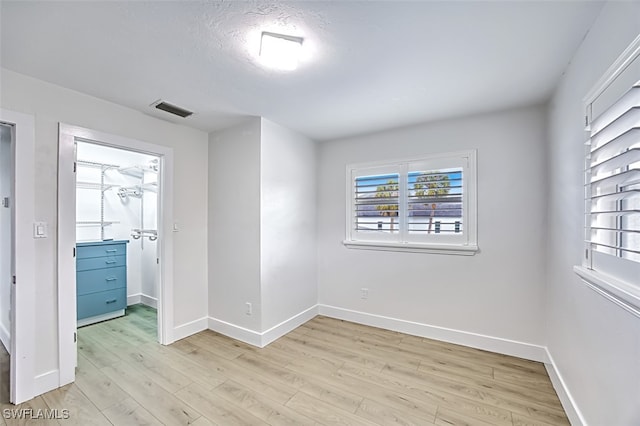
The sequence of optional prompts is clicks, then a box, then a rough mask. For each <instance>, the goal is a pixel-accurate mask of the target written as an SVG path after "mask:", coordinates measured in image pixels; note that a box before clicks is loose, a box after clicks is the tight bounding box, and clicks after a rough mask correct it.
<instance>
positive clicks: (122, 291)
mask: <svg viewBox="0 0 640 426" xmlns="http://www.w3.org/2000/svg"><path fill="white" fill-rule="evenodd" d="M126 307H127V289H126V288H118V289H115V290H108V291H101V292H99V293H92V294H85V295H82V296H78V319H79V320H80V319H84V318H89V317H93V316H96V315H102V314H106V313H109V312H113V311H117V310H119V309H124V308H126Z"/></svg>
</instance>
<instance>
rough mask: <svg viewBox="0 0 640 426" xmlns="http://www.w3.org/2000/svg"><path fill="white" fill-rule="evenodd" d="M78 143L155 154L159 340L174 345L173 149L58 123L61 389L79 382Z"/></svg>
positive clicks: (164, 343)
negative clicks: (82, 142)
mask: <svg viewBox="0 0 640 426" xmlns="http://www.w3.org/2000/svg"><path fill="white" fill-rule="evenodd" d="M76 140H80V141H84V142H91V143H95V144H98V145H103V146H110V147H113V148H118V149H124V150H127V151H135V152H140V153H143V154H149V155H154V156H157V157H158V158H159V160H160V176H159V182H158V184H159V185H158V259H159V263H160V265H159V274H158V283H159V284H158V342H159V343H161V344H163V345H168V344H171V343H173V341H174V337H173V284H174V282H173V225H172V224H173V149H172V148H170V147H166V146H161V145H156V144H152V143H148V142H142V141H139V140H136V139H130V138H125V137H122V136H117V135H112V134H108V133H103V132H100V131H96V130H91V129H87V128H83V127H78V126H73V125H69V124H64V123H60V124H59V139H58V332H59V333H58V339H59V357H60V358H59V359H60V366H59V368H60V370H59V371H60V386H64V385H66V384H68V383H71V382H73V381H74V380H75V367H76V365H77V345H76V330H77V327H76V323H77V320H76V262H75V257H74V253H75V246H76V177H75V172H74V170H75V167H74V162H75V142H76Z"/></svg>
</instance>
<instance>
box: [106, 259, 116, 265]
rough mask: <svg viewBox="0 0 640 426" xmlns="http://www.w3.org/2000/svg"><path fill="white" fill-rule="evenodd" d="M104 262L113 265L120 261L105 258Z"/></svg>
mask: <svg viewBox="0 0 640 426" xmlns="http://www.w3.org/2000/svg"><path fill="white" fill-rule="evenodd" d="M104 263H106V264H107V265H113V264H114V263H118V262H117V261H116V260H105V261H104Z"/></svg>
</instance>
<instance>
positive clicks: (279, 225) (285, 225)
mask: <svg viewBox="0 0 640 426" xmlns="http://www.w3.org/2000/svg"><path fill="white" fill-rule="evenodd" d="M261 139H262V144H261V158H260V164H261V167H260V169H261V180H260V182H261V194H260V196H261V207H260V246H261V252H260V253H261V255H260V263H261V266H260V277H261V278H260V280H261V292H262V330H263V331H265V330H268V329H270V328H271V327H273V326H275V325H277V324H280V323H281V322H283V321H286V320H288V319H290V318H292V317H294V316H295V315H298V314H300V313H301V312H303V311H305V310H307V309H309V308H311V307H313V306H315V305H316V303H317V299H318V294H317V280H316V144H315V143H314V142H312V141H311V140H309V139H308V138H306V137H304V136H301V135H299V134H297V133H295V132H293V131H291V130H289V129H287V128H285V127H282V126H280V125H278V124H275V123H273V122H271V121H269V120H266V119H262V138H261Z"/></svg>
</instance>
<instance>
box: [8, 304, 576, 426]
mask: <svg viewBox="0 0 640 426" xmlns="http://www.w3.org/2000/svg"><path fill="white" fill-rule="evenodd" d="M155 329H156V313H155V311H154V310H153V309H151V308H148V307H146V306H143V305H136V306H133V307H129V308H128V309H127V315H126V316H125V317H122V318H118V319H115V320H111V321H107V322H103V323H99V324H94V325H91V326H87V327H83V328H81V329H79V330H78V335H79V341H78V349H79V353H78V369H77V372H76V382H75V383H73V384H71V385H68V386H65V387H63V388H61V389H57V390H55V391H52V392H49V393H47V394H45V395H42V396H40V397H37V398H35V399H34V400H32V401H29V402H28V403H25V404H22V405H20V406H18V407H15V406H13V405H10V404H8V403H7V401H8V391H9V390H8V389H9V388H8V356H7V354H6V352H2V353H0V375H1V376H0V379H1V380H0V385H1V386H0V409H5V408H9V409H16V408H18V409H19V408H31V409H34V410H37V409H58V410H63V409H67V410H69V418H68V419H64V420H55V419H54V420H44V419H38V420H32V421H25V420H24V419H23V420H16V419H10V418H8V419H5V418H4V416H2V417H0V426H14V425H26V424H37V425H49V424H51V425H53V424H63V425H162V424H164V425H186V424H195V425H199V426H206V425H222V426H227V425H229V426H233V425H274V426H275V425H432V424H436V425H513V426H524V425H539V426H545V425H568V424H569V422H568V420H567V417H566V415H565V413H564V411H563V409H562V406H561V405H560V402H559V400H558V397H557V395H556V393H555V392H554V390H553V387H552V386H551V382H550V381H549V378H548V376H547V374H546V371H545V369H544V366H543V365H542V364H540V363H536V362H532V361H527V360H523V359H519V358H513V357H509V356H505V355H499V354H494V353H490V352H485V351H480V350H476V349H471V348H467V347H463V346H457V345H451V344H448V343H443V342H438V341H434V340H429V339H423V338H420V337H415V336H408V335H405V334H401V333H396V332H392V331H386V330H381V329H377V328H372V327H366V326H362V325H358V324H353V323H349V322H345V321H340V320H335V319H331V318H327V317H316V318H315V319H313V320H311V321H309V322H308V323H307V324H305V325H303V326H301V327H299V328H297V329H296V330H294V331H293V332H291V333H289V334H288V335H286V336H284V337H282V338H280V339H279V340H278V341H276V342H274V343H272V344H271V345H269V346H268V347H266V348H264V349H258V348H254V347H252V346H249V345H246V344H244V343H241V342H238V341H235V340H232V339H229V338H227V337H225V336H222V335H220V334H217V333H214V332H212V331H203V332H201V333H198V334H196V335H193V336H190V337H188V338H186V339H183V340H181V341H179V342H176V343H174V344H173V345H170V346H161V345H159V344H158V343H156V341H155ZM0 348H1V346H0Z"/></svg>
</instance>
